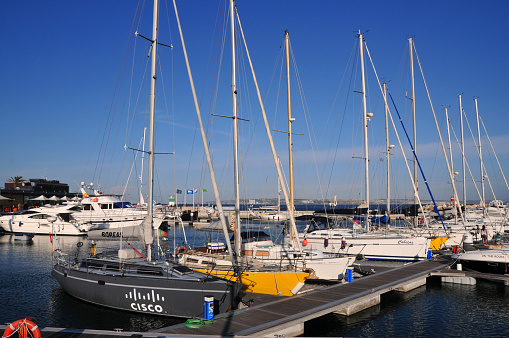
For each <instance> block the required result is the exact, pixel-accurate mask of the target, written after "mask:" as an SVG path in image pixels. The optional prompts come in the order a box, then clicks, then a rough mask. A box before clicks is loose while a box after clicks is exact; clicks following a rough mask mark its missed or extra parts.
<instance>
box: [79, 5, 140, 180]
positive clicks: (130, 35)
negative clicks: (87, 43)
mask: <svg viewBox="0 0 509 338" xmlns="http://www.w3.org/2000/svg"><path fill="white" fill-rule="evenodd" d="M141 3H142V1H140V2H138V7H137V9H136V11H135V16H134V18H133V23H132V26H131V31H130V32H131V33H130V34H129V39H128V41H132V39H133V34H132V32H133V27H134V23H135V22H137V21H139V17H140V16H141V12H142V9H143V6H141ZM129 45H130V44H129V43H126V49H125V50H124V55H126V60H127V58H128V53H127V50H129V48H127V46H129ZM126 62H127V61H126ZM117 80H118V78H117ZM105 118H106V115H104V114H103V116H102V121H104V120H105ZM102 125H105V124H104V123H103V122H102V123H101V126H102ZM101 130H102V129H101V128H97V133H96V136H95V139H94V142H93V144H92V148H91V150H90V154H89V156H88V159H87V162H86V164H85V166H84V167H83V173H82V178H83V177H84V176H85V173H86V170H87V168H88V164H89V163H90V160H91V157H92V154H94V149H95V146H96V144H97V141H98V138H99V134H100V132H101ZM97 154H98V158H99V156H100V151H98V152H97ZM97 167H98V166H97V164H96V166H95V170H94V174H93V180H94V181H95V176H96V173H97Z"/></svg>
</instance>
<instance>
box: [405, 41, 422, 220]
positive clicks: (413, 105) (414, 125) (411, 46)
mask: <svg viewBox="0 0 509 338" xmlns="http://www.w3.org/2000/svg"><path fill="white" fill-rule="evenodd" d="M413 46H414V39H413V38H409V39H408V47H409V50H410V79H411V85H412V120H413V129H414V151H415V152H416V153H417V127H416V122H415V79H414V52H413V49H414V47H413ZM414 185H415V195H414V205H417V202H418V201H417V194H418V193H419V185H418V179H417V160H416V159H415V158H414ZM414 226H415V227H416V226H417V215H415V216H414Z"/></svg>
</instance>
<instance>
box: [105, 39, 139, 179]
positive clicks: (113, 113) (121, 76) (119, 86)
mask: <svg viewBox="0 0 509 338" xmlns="http://www.w3.org/2000/svg"><path fill="white" fill-rule="evenodd" d="M133 39H134V38H133V36H132V35H131V37H130V39H129V41H130V43H128V45H130V44H131V43H132V40H133ZM128 56H129V54H128V53H127V55H126V58H125V62H124V64H123V67H122V68H121V69H122V70H121V71H120V74H119V76H118V78H117V81H116V83H117V88H116V90H115V91H116V92H117V95H116V99H115V100H114V101H112V102H111V106H110V112H109V114H108V115H109V116H111V120H109V119H108V120H109V122H108V123H107V125H106V126H105V133H106V129H108V124H109V130H108V132H107V138H106V144H105V145H104V153H103V158H102V163H101V166H100V168H101V169H100V171H99V177H98V180H99V181H100V179H101V175H102V168H103V165H104V161H105V158H106V153H107V149H108V144H109V139H110V135H111V132H112V128H113V121H114V119H115V116H116V112H117V106H118V103H119V99H120V95H119V93H120V91H121V89H122V84H123V79H124V75H125V72H126V68H127V59H128ZM119 128H120V126H119ZM117 138H118V129H117ZM103 142H104V134H103ZM114 144H116V142H114ZM101 148H102V146H101ZM112 158H113V156H111V157H110V159H112Z"/></svg>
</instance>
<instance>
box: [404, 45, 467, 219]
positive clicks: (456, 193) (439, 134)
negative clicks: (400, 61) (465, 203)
mask: <svg viewBox="0 0 509 338" xmlns="http://www.w3.org/2000/svg"><path fill="white" fill-rule="evenodd" d="M413 48H414V51H415V56H416V58H417V63H418V64H419V70H420V71H421V76H422V80H423V82H424V87H425V88H426V93H427V94H428V100H429V103H430V106H431V111H432V112H433V119H434V120H435V125H436V127H437V131H438V136H439V138H440V144H441V145H442V151H443V153H444V157H445V163H446V165H447V172H448V173H449V179H450V180H451V182H452V189H453V191H454V200H455V201H459V200H460V199H459V197H458V191H457V190H456V184H455V183H454V175H453V173H452V171H451V165H450V164H449V159H448V158H447V152H446V151H445V146H444V140H443V138H442V133H441V132H440V128H439V127H438V121H437V117H436V114H435V108H434V107H433V103H432V101H431V95H430V92H429V89H428V84H427V83H426V79H425V77H424V71H423V69H422V64H421V61H420V59H419V54H418V53H417V49H416V47H415V42H414V43H413ZM458 211H459V213H460V217H461V219H462V220H463V224H465V217H464V216H463V212H462V211H461V208H459V209H458Z"/></svg>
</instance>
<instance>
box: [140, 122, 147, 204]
mask: <svg viewBox="0 0 509 338" xmlns="http://www.w3.org/2000/svg"><path fill="white" fill-rule="evenodd" d="M146 133H147V128H143V145H142V148H141V150H142V152H141V172H140V204H141V205H144V204H145V199H144V198H143V165H144V162H145V137H146Z"/></svg>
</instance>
